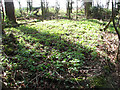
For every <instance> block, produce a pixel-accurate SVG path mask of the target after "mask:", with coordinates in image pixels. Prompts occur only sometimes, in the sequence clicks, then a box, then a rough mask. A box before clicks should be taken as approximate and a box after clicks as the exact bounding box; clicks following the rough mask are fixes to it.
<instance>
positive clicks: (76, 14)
mask: <svg viewBox="0 0 120 90" xmlns="http://www.w3.org/2000/svg"><path fill="white" fill-rule="evenodd" d="M77 19H78V0H76V20H77Z"/></svg>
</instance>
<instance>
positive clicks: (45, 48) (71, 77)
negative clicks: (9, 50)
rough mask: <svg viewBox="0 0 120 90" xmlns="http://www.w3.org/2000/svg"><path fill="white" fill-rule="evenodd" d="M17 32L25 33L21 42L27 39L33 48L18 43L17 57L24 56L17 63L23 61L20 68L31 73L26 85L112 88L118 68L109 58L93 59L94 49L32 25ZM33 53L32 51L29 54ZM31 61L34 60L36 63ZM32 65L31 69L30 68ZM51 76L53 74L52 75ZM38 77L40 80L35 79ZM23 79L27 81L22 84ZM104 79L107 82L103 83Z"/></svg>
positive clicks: (33, 86)
mask: <svg viewBox="0 0 120 90" xmlns="http://www.w3.org/2000/svg"><path fill="white" fill-rule="evenodd" d="M16 29H18V30H19V32H20V33H23V35H22V36H19V37H18V39H20V38H23V39H24V41H25V43H27V44H29V46H26V44H24V45H21V44H20V42H18V41H16V42H18V48H17V50H18V52H17V55H18V57H20V58H17V60H18V59H19V60H18V61H17V62H19V64H20V66H21V67H20V68H19V69H21V71H22V72H27V73H26V74H24V76H23V77H24V78H25V77H26V78H27V79H26V80H27V81H28V83H27V85H26V86H28V87H30V88H36V87H38V88H42V89H43V88H46V87H47V88H72V87H73V88H92V87H93V88H94V87H97V88H99V87H112V86H111V83H109V81H108V79H107V80H106V78H107V77H109V75H110V74H111V73H112V72H113V70H114V65H113V64H112V63H111V62H110V61H108V60H106V59H105V57H100V56H96V57H95V58H94V60H93V59H92V58H93V56H91V54H90V53H91V52H93V50H90V49H89V48H86V47H84V46H82V45H80V44H75V43H74V42H72V41H70V40H68V41H67V40H66V39H63V38H61V35H59V34H50V33H49V32H41V31H38V30H37V29H35V28H31V27H28V26H20V27H17V28H16ZM12 33H13V35H14V34H15V33H16V31H12ZM24 36H25V37H24ZM27 37H30V38H27ZM37 43H38V46H36V47H35V48H34V51H32V49H33V48H31V47H32V46H35V44H37ZM19 47H22V48H20V49H21V50H20V49H19ZM29 50H31V51H30V52H28V51H29ZM25 52H26V53H27V55H26V53H25ZM36 52H37V53H36ZM59 55H60V56H59ZM75 60H77V61H76V62H75V63H76V65H74V64H73V63H74V61H75ZM14 61H15V62H16V59H12V60H11V61H10V62H13V63H14ZM30 61H31V62H32V61H34V63H31V62H30ZM64 61H65V62H64ZM70 61H73V63H70ZM21 62H24V63H21ZM27 62H29V63H27ZM48 64H49V65H48ZM77 64H78V65H77ZM30 65H31V67H29V66H30ZM38 66H39V68H38ZM41 67H42V68H43V69H42V68H41ZM31 68H34V70H33V71H32V70H31ZM75 68H77V69H75ZM74 69H75V70H74ZM16 70H17V69H16ZM16 70H15V71H16ZM31 73H32V74H31ZM33 73H34V74H33ZM47 73H49V75H48V74H47ZM53 73H54V75H53ZM36 77H37V80H36V79H35V78H36ZM95 77H100V79H99V78H96V79H95V80H94V79H93V78H95ZM101 77H102V78H101ZM17 80H18V81H19V79H17V78H16V81H17ZM22 80H23V78H22V79H21V81H22ZM103 80H104V82H103V83H101V82H102V81H103ZM36 82H37V83H36ZM33 83H34V84H33ZM96 83H97V84H96Z"/></svg>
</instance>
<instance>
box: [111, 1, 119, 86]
mask: <svg viewBox="0 0 120 90" xmlns="http://www.w3.org/2000/svg"><path fill="white" fill-rule="evenodd" d="M112 18H113V26H114V28H115V31H116V33H117V35H118V40H119V42H118V43H119V45H118V53H117V63H116V64H117V73H118V87H120V32H119V30H118V28H117V27H116V25H115V10H114V4H113V0H112Z"/></svg>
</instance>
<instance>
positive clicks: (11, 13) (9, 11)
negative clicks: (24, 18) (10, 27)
mask: <svg viewBox="0 0 120 90" xmlns="http://www.w3.org/2000/svg"><path fill="white" fill-rule="evenodd" d="M10 1H11V2H8V0H4V2H5V12H6V15H7V17H8V19H9V20H10V21H12V22H13V23H17V22H16V17H15V9H14V3H13V0H10Z"/></svg>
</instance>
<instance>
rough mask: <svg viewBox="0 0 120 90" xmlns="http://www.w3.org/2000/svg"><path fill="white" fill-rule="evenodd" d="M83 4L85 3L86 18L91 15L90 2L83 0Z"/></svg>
mask: <svg viewBox="0 0 120 90" xmlns="http://www.w3.org/2000/svg"><path fill="white" fill-rule="evenodd" d="M84 5H85V16H86V18H87V19H88V18H89V17H90V15H91V12H90V7H91V6H92V2H84Z"/></svg>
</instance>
